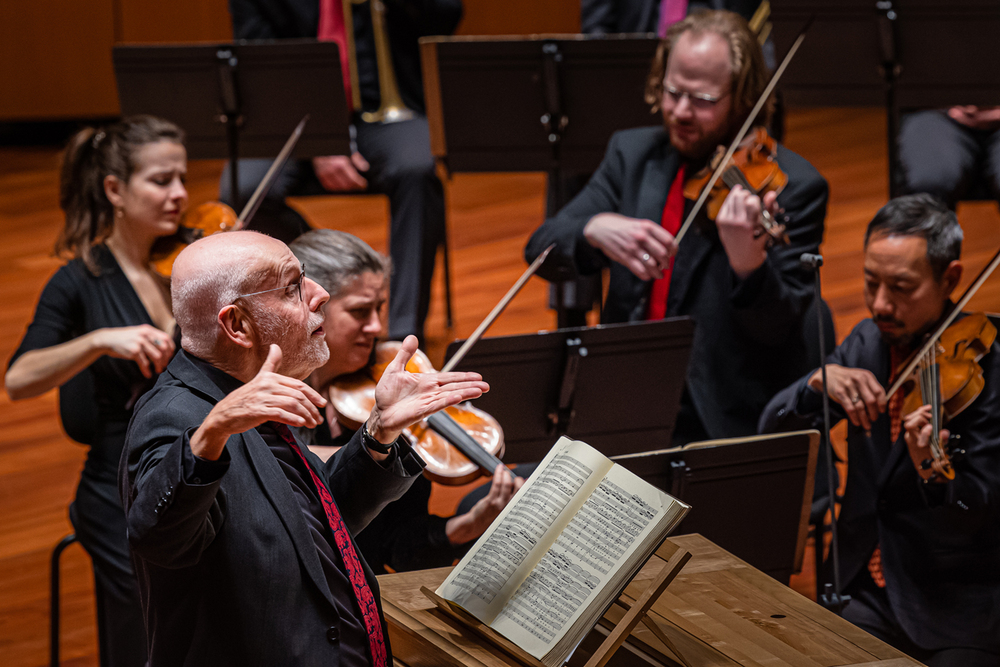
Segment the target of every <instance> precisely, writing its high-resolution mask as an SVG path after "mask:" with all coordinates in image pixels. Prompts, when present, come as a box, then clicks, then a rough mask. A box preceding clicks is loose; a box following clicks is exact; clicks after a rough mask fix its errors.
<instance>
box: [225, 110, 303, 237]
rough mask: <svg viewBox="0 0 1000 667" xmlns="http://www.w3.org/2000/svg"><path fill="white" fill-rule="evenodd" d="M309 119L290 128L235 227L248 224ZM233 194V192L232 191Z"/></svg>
mask: <svg viewBox="0 0 1000 667" xmlns="http://www.w3.org/2000/svg"><path fill="white" fill-rule="evenodd" d="M308 120H309V114H306V115H305V116H303V117H302V120H300V121H299V124H298V125H296V126H295V129H294V130H292V134H291V136H289V137H288V139H287V140H286V141H285V145H284V146H282V147H281V152H279V153H278V156H277V157H276V158H274V162H272V163H271V166H270V167H268V168H267V173H266V174H264V178H262V179H261V181H260V183H258V184H257V189H256V190H254V191H253V194H252V195H251V196H250V201H248V202H247V203H246V206H244V207H243V210H242V211H240V215H239V217H238V218H237V219H236V226H235V228H236V229H243V228H244V227H246V226H247V225H249V224H250V220H251V219H252V218H253V216H254V213H256V212H257V209H259V208H260V205H261V203H262V202H263V201H264V195H266V194H267V191H268V190H270V189H271V186H272V185H274V181H275V180H276V179H277V178H278V173H279V172H280V171H281V168H282V167H284V166H285V162H287V161H288V156H289V155H291V154H292V151H293V150H295V144H297V143H299V137H301V136H302V131H303V130H304V129H305V127H306V122H307V121H308ZM234 194H235V193H234Z"/></svg>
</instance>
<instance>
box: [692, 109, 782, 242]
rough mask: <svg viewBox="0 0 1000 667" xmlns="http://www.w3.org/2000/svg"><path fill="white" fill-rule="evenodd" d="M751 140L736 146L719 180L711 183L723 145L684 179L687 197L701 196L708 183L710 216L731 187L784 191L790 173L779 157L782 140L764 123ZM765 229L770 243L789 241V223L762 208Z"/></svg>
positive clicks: (758, 191) (757, 192) (715, 213)
mask: <svg viewBox="0 0 1000 667" xmlns="http://www.w3.org/2000/svg"><path fill="white" fill-rule="evenodd" d="M748 138H749V139H750V140H749V141H745V142H743V144H742V145H741V146H740V147H739V148H738V149H736V150H735V151H734V152H733V154H732V156H730V157H729V160H728V161H727V162H726V164H725V167H724V168H722V173H721V175H720V176H719V178H718V179H717V180H715V181H714V183H713V184H712V185H711V187H709V181H710V180H711V178H712V174H713V173H714V172H715V171H716V170H718V169H719V168H720V165H721V164H722V159H723V157H724V153H725V151H724V150H723V149H722V147H721V146H720V147H719V150H718V151H716V153H715V155H714V156H713V158H712V159H711V160H710V161H709V163H708V165H706V166H705V167H704V168H703V169H702V170H701V171H699V172H698V173H697V174H695V175H694V176H692V177H691V178H688V179H686V180H685V181H684V198H685V199H691V200H697V199H698V198H699V197H700V196H701V194H702V191H704V190H705V188H706V187H708V188H709V190H708V193H709V194H708V198H707V200H706V202H705V213H706V214H707V215H708V219H709V220H715V218H716V217H717V216H718V215H719V209H721V208H722V204H723V202H724V201H725V200H726V197H728V196H729V191H730V190H731V189H732V188H733V187H735V186H737V185H739V186H742V187H743V188H746V189H747V190H749V191H750V192H752V193H753V194H755V195H757V196H758V197H760V198H762V199H763V197H764V195H765V194H766V193H768V192H774V193H780V192H781V191H782V189H783V188H784V187H785V185H786V184H787V183H788V174H786V173H785V172H783V171H782V170H781V167H779V166H778V162H777V161H776V160H775V154H776V152H777V148H778V143H777V142H776V141H775V140H774V138H773V137H771V135H769V134H768V133H767V130H765V129H764V128H762V127H758V128H757V129H756V131H755V132H754V134H753V135H752V137H748ZM761 214H762V215H761V218H762V219H761V229H760V230H759V232H758V234H757V236H760V235H761V234H767V236H768V245H769V246H770V245H773V244H774V243H781V244H783V245H787V244H788V235H787V234H785V226H784V225H781V224H779V223H778V222H777V221H776V220H775V219H774V218H773V217H772V216H771V214H770V213H769V212H768V211H767V209H763V210H762V211H761Z"/></svg>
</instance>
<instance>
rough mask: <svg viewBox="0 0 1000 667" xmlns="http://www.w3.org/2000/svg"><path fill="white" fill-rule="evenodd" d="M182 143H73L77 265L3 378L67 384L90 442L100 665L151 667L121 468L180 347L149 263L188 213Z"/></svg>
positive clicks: (140, 127) (137, 139)
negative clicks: (133, 430) (128, 434)
mask: <svg viewBox="0 0 1000 667" xmlns="http://www.w3.org/2000/svg"><path fill="white" fill-rule="evenodd" d="M183 142H184V135H183V133H182V131H181V130H180V129H179V128H178V127H177V126H175V125H173V124H172V123H169V122H167V121H164V120H161V119H158V118H153V117H150V116H136V117H132V118H126V119H124V120H122V121H120V122H117V123H114V124H112V125H108V126H106V127H104V128H101V129H99V130H94V129H85V130H82V131H81V132H79V133H78V134H77V135H76V136H74V137H73V139H72V140H71V141H70V144H69V146H68V148H67V149H66V153H65V156H64V158H63V165H62V172H61V177H60V199H59V203H60V206H61V207H62V209H63V211H64V212H65V215H66V224H65V227H64V228H63V231H62V233H61V234H60V236H59V239H58V241H57V242H56V252H57V253H59V254H67V255H70V256H71V257H72V259H71V260H70V261H69V262H68V263H67V264H66V265H64V266H63V267H62V268H61V269H59V271H57V272H56V274H55V275H54V276H52V278H51V279H50V280H49V282H48V284H47V285H46V286H45V289H44V290H43V291H42V295H41V297H40V298H39V301H38V306H37V308H36V309H35V315H34V318H33V319H32V322H31V323H30V324H29V325H28V330H27V332H26V333H25V335H24V338H23V339H22V340H21V344H20V346H19V347H18V349H17V351H16V352H15V353H14V356H13V358H12V359H11V362H10V366H9V367H8V370H7V374H6V376H5V378H4V382H5V386H6V388H7V392H8V394H9V395H10V397H11V398H12V399H13V400H18V399H21V398H28V397H31V396H37V395H38V394H41V393H44V392H46V391H48V390H50V389H53V388H55V387H60V395H59V399H60V410H61V413H62V418H63V426H64V427H65V429H66V432H67V434H68V435H69V436H70V437H71V438H73V439H74V440H77V441H79V442H81V443H83V444H86V445H88V446H89V450H88V453H87V460H86V463H85V464H84V468H83V474H82V475H81V477H80V483H79V485H78V487H77V491H76V498H75V500H74V502H73V503H72V504H71V505H70V520H71V521H72V523H73V527H74V530H75V531H76V535H77V537H78V538H79V540H80V543H81V544H82V545H83V547H84V548H85V549H86V550H87V552H88V553H89V554H90V557H91V560H92V561H93V567H94V583H95V591H96V597H97V621H98V637H99V647H100V659H101V664H102V665H135V666H138V665H142V664H144V663H145V661H146V641H145V631H144V627H143V617H142V612H141V608H140V606H139V599H138V594H137V588H136V583H135V578H134V575H133V573H132V566H131V563H130V560H129V551H128V544H127V540H126V532H125V517H124V514H123V512H122V507H121V502H120V500H119V498H118V484H117V471H118V460H119V458H120V454H121V450H122V447H123V445H124V442H125V431H126V428H127V427H128V423H129V418H130V417H131V415H132V408H133V406H134V405H135V402H136V399H138V398H139V396H140V395H141V394H142V393H143V392H145V390H146V389H148V388H149V387H151V386H152V383H153V381H154V380H155V378H156V375H157V374H158V373H159V372H160V371H162V370H163V369H164V368H165V367H166V365H167V363H168V362H169V361H170V359H171V358H172V357H173V354H174V350H175V349H176V347H175V337H174V329H175V327H174V319H173V316H172V315H171V312H170V303H169V288H168V286H167V284H166V282H165V281H164V280H163V279H162V278H160V277H159V276H158V275H156V274H155V273H154V272H153V271H152V270H151V268H150V266H149V261H150V253H151V250H152V248H153V245H154V243H155V242H156V241H157V239H159V238H162V237H165V236H169V235H171V234H173V233H174V232H175V231H176V230H177V227H178V224H179V223H180V220H181V218H182V216H183V215H184V211H185V209H186V208H187V202H188V194H187V190H186V189H185V187H184V180H185V176H186V173H187V153H186V151H185V149H184V143H183Z"/></svg>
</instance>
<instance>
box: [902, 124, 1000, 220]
mask: <svg viewBox="0 0 1000 667" xmlns="http://www.w3.org/2000/svg"><path fill="white" fill-rule="evenodd" d="M899 162H900V166H901V168H902V170H901V171H902V173H901V176H902V179H903V182H902V191H903V192H905V193H915V192H927V193H929V194H932V195H935V196H937V197H940V198H941V199H942V200H944V202H945V203H946V204H948V206H950V207H951V208H952V209H954V208H955V204H956V203H957V202H959V201H961V200H962V199H968V198H970V197H978V196H986V197H990V198H994V199H997V200H1000V130H998V131H986V130H973V129H971V128H968V127H965V126H964V125H962V124H960V123H956V122H955V121H953V120H952V119H951V118H949V117H948V115H947V114H946V113H945V112H943V111H940V110H928V111H917V112H914V113H911V114H907V115H906V116H904V117H903V120H902V122H901V124H900V130H899Z"/></svg>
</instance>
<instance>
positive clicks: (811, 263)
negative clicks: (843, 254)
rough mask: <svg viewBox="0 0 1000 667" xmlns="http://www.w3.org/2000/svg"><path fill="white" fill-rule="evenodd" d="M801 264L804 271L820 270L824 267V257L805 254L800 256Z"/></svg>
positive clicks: (809, 253)
mask: <svg viewBox="0 0 1000 667" xmlns="http://www.w3.org/2000/svg"><path fill="white" fill-rule="evenodd" d="M799 263H800V264H802V268H803V269H818V268H819V267H821V266H823V255H814V254H812V253H811V252H804V253H802V254H801V255H800V256H799Z"/></svg>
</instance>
